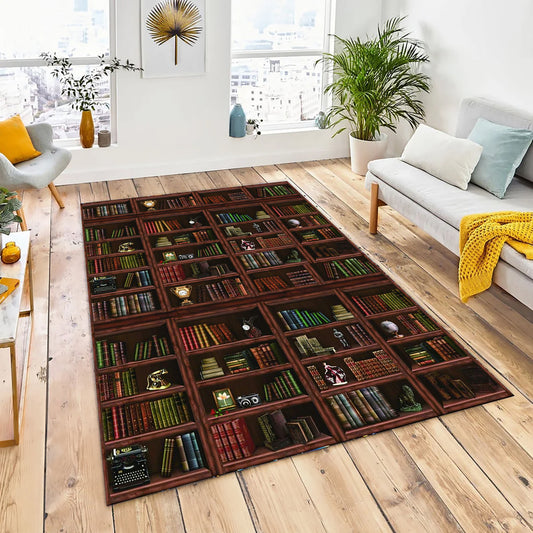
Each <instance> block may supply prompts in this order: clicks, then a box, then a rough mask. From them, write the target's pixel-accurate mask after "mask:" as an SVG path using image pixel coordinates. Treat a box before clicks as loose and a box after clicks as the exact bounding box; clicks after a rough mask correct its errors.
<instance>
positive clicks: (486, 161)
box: [468, 118, 533, 198]
mask: <svg viewBox="0 0 533 533" xmlns="http://www.w3.org/2000/svg"><path fill="white" fill-rule="evenodd" d="M468 138H469V139H470V140H471V141H474V142H475V143H477V144H480V145H481V146H483V152H482V154H481V158H480V160H479V162H478V164H477V165H476V168H475V169H474V172H473V173H472V179H471V182H472V183H475V184H476V185H477V186H478V187H481V188H483V189H485V190H486V191H488V192H490V193H492V194H494V196H497V197H498V198H503V197H504V195H505V191H506V190H507V187H508V186H509V184H510V183H511V180H512V179H513V176H514V173H515V170H516V169H517V167H518V166H519V165H520V163H521V162H522V159H523V158H524V156H525V155H526V152H527V149H528V148H529V145H530V144H531V141H532V140H533V131H532V130H519V129H516V128H510V127H508V126H502V125H501V124H495V123H494V122H490V121H488V120H485V119H484V118H479V119H478V121H477V122H476V125H475V126H474V128H473V130H472V131H471V132H470V135H469V136H468Z"/></svg>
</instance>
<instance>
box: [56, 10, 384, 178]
mask: <svg viewBox="0 0 533 533" xmlns="http://www.w3.org/2000/svg"><path fill="white" fill-rule="evenodd" d="M336 3H337V6H336V27H335V32H336V33H338V34H340V35H357V34H361V35H365V34H366V33H373V31H374V28H375V27H376V25H377V23H378V21H379V19H380V16H381V2H374V1H371V2H368V1H365V0H337V2H336ZM230 5H231V1H230V0H206V74H205V75H203V76H196V77H186V78H185V77H184V78H167V79H143V78H141V77H140V75H139V74H138V73H131V72H118V73H117V83H118V86H117V88H118V97H117V102H118V105H117V109H116V111H117V131H118V143H117V145H116V146H112V147H110V148H98V147H97V146H95V147H93V148H91V149H87V150H84V149H81V148H80V149H75V150H73V158H72V162H71V164H70V166H69V167H68V168H67V170H66V171H65V172H64V173H63V175H62V176H60V178H59V179H58V180H56V183H57V184H66V183H79V182H87V181H98V180H109V179H118V178H131V177H143V176H152V175H161V174H173V173H184V172H197V171H204V170H214V169H220V168H235V167H241V166H249V165H263V164H272V163H284V162H290V161H303V160H313V159H324V158H330V157H343V156H346V155H347V154H348V140H347V136H340V135H339V136H337V137H335V139H332V138H331V132H330V131H328V130H312V131H302V132H292V133H277V134H274V133H272V134H263V135H262V136H260V137H259V138H257V139H255V140H254V139H253V138H251V137H245V138H243V139H233V138H230V137H229V135H228V128H229V126H228V116H229V103H228V102H229V81H230V20H231V17H230ZM117 6H118V7H117V56H118V57H120V58H123V59H125V58H128V59H129V60H130V61H133V62H134V63H135V64H137V65H139V64H140V63H141V59H140V55H141V50H140V1H139V0H117Z"/></svg>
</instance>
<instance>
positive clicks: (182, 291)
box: [170, 285, 193, 306]
mask: <svg viewBox="0 0 533 533" xmlns="http://www.w3.org/2000/svg"><path fill="white" fill-rule="evenodd" d="M170 292H171V293H172V294H174V295H175V296H177V297H178V298H179V299H180V300H181V305H182V306H183V305H191V304H192V303H193V302H191V300H189V296H190V295H191V292H192V286H191V285H179V286H178V287H172V288H171V289H170Z"/></svg>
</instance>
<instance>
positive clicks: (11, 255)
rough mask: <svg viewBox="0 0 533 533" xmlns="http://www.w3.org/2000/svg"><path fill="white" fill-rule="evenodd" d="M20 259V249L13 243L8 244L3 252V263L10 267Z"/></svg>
mask: <svg viewBox="0 0 533 533" xmlns="http://www.w3.org/2000/svg"><path fill="white" fill-rule="evenodd" d="M19 259H20V248H19V247H18V246H17V245H16V244H15V243H14V242H13V241H10V242H8V243H6V245H5V247H4V249H3V250H2V263H5V264H6V265H9V264H11V263H16V262H17V261H18V260H19Z"/></svg>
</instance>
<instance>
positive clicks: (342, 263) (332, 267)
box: [324, 257, 379, 280]
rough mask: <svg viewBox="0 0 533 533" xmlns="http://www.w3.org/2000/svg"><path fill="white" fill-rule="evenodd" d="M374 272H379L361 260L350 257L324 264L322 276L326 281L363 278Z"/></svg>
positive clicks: (368, 262) (364, 260) (367, 262)
mask: <svg viewBox="0 0 533 533" xmlns="http://www.w3.org/2000/svg"><path fill="white" fill-rule="evenodd" d="M376 272H379V270H378V269H377V267H375V266H374V265H373V264H372V263H370V261H367V260H366V259H363V258H355V257H350V258H348V259H340V260H338V261H332V262H330V263H324V274H325V276H326V279H328V280H333V279H343V278H351V277H353V276H365V275H367V274H374V273H376Z"/></svg>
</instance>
